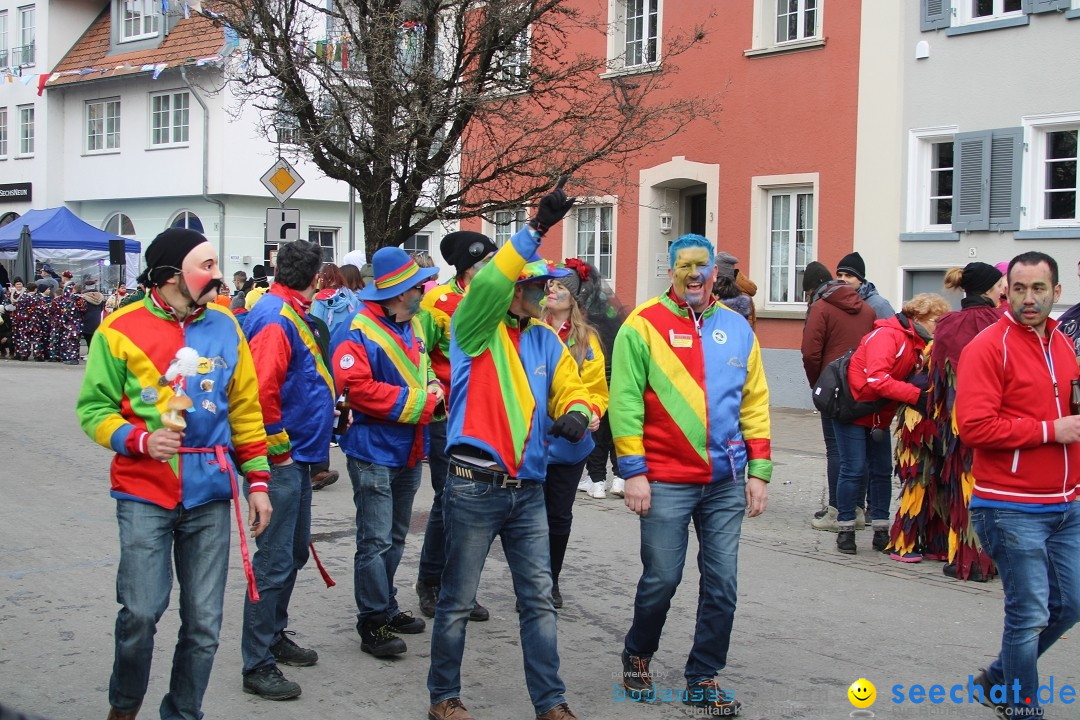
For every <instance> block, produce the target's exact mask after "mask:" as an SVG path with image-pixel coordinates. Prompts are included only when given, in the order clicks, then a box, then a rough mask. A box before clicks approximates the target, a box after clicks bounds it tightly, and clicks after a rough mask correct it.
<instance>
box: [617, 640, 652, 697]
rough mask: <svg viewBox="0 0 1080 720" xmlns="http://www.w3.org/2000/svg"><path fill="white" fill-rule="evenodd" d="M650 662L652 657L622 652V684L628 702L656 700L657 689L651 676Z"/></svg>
mask: <svg viewBox="0 0 1080 720" xmlns="http://www.w3.org/2000/svg"><path fill="white" fill-rule="evenodd" d="M650 662H652V656H651V655H650V656H644V655H631V654H630V653H628V652H627V651H626V650H625V649H624V650H623V651H622V684H623V687H624V688H625V689H626V699H627V700H635V701H638V702H649V701H651V700H654V699H656V688H655V687H654V686H653V679H652V675H650V674H649V663H650Z"/></svg>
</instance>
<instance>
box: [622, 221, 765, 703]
mask: <svg viewBox="0 0 1080 720" xmlns="http://www.w3.org/2000/svg"><path fill="white" fill-rule="evenodd" d="M714 257H715V256H714V253H713V246H712V243H710V242H709V241H708V240H707V239H705V238H704V237H702V236H701V235H683V236H682V237H680V238H679V239H678V240H676V241H675V242H674V243H672V244H671V248H670V262H671V265H670V269H669V270H668V274H669V275H670V276H671V288H670V289H669V290H668V291H667V292H666V293H664V294H663V295H661V296H660V297H658V298H654V299H652V300H649V301H648V302H646V303H644V304H642V305H640V306H638V308H637V309H636V310H634V312H633V313H631V315H630V317H629V318H627V320H626V323H625V324H623V326H622V329H621V330H620V331H619V334H618V336H617V337H616V339H615V353H614V355H615V357H614V359H613V361H612V366H611V404H610V406H609V412H610V414H611V434H612V436H613V437H614V439H615V452H616V453H617V454H618V456H619V474H620V475H622V476H623V477H624V478H626V497H625V502H626V506H627V507H628V508H630V509H631V510H633V511H634V512H635V513H637V514H638V515H639V516H640V518H641V519H640V526H641V561H642V564H643V565H644V569H643V573H642V575H641V580H640V581H639V582H638V586H637V596H636V598H635V599H634V620H633V624H632V625H631V626H630V630H629V632H627V634H626V639H625V641H624V645H623V652H622V664H623V685H624V686H625V687H626V689H627V696H628V697H630V698H631V699H634V700H652V699H654V698H655V694H654V689H653V683H652V676H651V675H650V673H649V663H650V661H651V660H652V656H653V653H655V652H656V650H657V649H658V648H659V645H660V634H661V632H662V631H663V628H664V622H665V620H666V619H667V612H668V608H669V607H670V605H671V598H672V597H673V596H674V595H675V591H676V589H677V588H678V586H679V581H680V580H681V578H682V571H683V564H684V563H685V561H686V547H687V540H688V533H687V527H688V526H689V525H690V523H691V521H692V522H693V524H694V529H695V530H696V532H697V537H698V567H699V568H700V569H701V587H700V589H699V598H698V611H697V626H696V629H695V632H694V644H693V647H692V648H691V650H690V656H689V658H687V661H686V666H685V670H684V672H683V674H684V675H685V677H686V685H687V692H686V697H685V698H684V702H685V703H686V704H688V705H692V706H695V707H701V708H704V709H706V710H708V711H709V713H711V714H714V715H737V714H738V711H739V707H740V704H739V702H738V701H737V700H735V698H734V696H733V694H732V692H731V691H730V690H727V689H723V688H721V687H720V685H719V684H718V683H717V681H716V674H717V673H718V672H719V671H720V670H722V669H723V668H724V666H725V665H726V663H727V651H728V645H729V643H730V640H731V627H732V622H733V620H734V616H735V603H736V600H737V595H736V583H735V578H736V569H737V559H738V555H739V535H740V532H741V530H742V518H743V515H744V513H745V514H746V516H748V517H756V516H757V515H760V514H761V513H763V512H765V506H766V504H767V502H768V484H767V483H768V482H769V480H770V479H771V477H772V460H771V459H770V443H769V388H768V387H767V386H766V384H765V370H764V368H763V367H762V364H761V352H760V349H759V347H758V343H757V339H756V338H755V337H754V333H753V330H751V328H750V325H749V324H748V323H746V322H745V320H744V319H743V318H742V317H741V316H740V315H739V314H738V313H736V312H735V311H733V310H731V309H729V308H727V307H726V306H725V305H723V304H721V303H718V302H716V300H715V298H713V297H712V294H711V290H712V287H713V284H714V283H715V281H716V266H715V264H714V263H715V260H714ZM744 475H745V476H746V477H745V481H744Z"/></svg>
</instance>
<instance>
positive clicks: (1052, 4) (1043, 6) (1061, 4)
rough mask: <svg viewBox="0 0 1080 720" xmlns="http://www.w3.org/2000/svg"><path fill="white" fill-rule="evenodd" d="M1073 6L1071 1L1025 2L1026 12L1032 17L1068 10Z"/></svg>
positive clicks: (1045, 0) (1034, 0) (1025, 0)
mask: <svg viewBox="0 0 1080 720" xmlns="http://www.w3.org/2000/svg"><path fill="white" fill-rule="evenodd" d="M1071 6H1072V3H1071V2H1070V0H1024V12H1026V13H1029V14H1031V15H1036V14H1038V13H1044V12H1054V11H1057V10H1068V9H1069V8H1070V7H1071Z"/></svg>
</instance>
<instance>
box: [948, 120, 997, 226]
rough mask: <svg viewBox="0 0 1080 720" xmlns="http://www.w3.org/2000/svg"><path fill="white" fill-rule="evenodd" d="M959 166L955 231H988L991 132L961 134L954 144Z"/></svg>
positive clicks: (956, 164) (954, 156)
mask: <svg viewBox="0 0 1080 720" xmlns="http://www.w3.org/2000/svg"><path fill="white" fill-rule="evenodd" d="M953 158H954V160H953V162H954V163H955V166H956V169H957V171H956V173H955V183H956V184H955V187H954V193H953V194H954V197H953V225H952V227H953V230H956V231H958V232H959V231H964V230H989V229H990V196H989V195H990V194H989V193H988V192H987V190H988V187H987V185H988V183H989V179H990V131H989V130H981V131H979V132H969V133H959V134H958V135H957V136H956V140H955V141H954V142H953Z"/></svg>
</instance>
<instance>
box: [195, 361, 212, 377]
mask: <svg viewBox="0 0 1080 720" xmlns="http://www.w3.org/2000/svg"><path fill="white" fill-rule="evenodd" d="M213 369H214V361H213V360H211V359H210V358H204V357H201V358H199V367H198V372H199V374H200V375H207V374H208V373H209V372H210V371H211V370H213Z"/></svg>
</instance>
